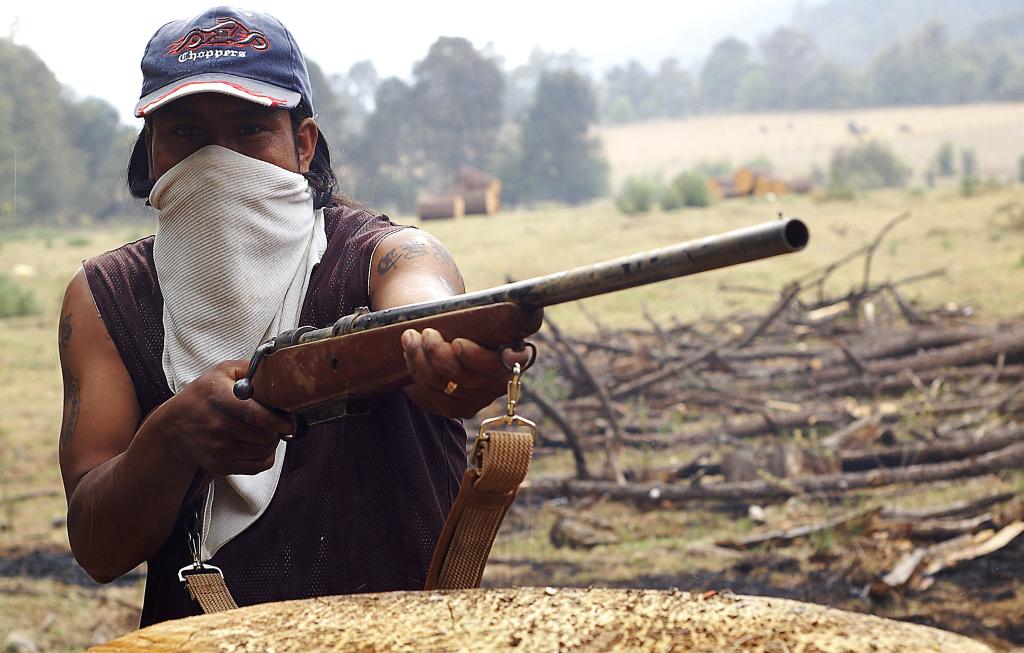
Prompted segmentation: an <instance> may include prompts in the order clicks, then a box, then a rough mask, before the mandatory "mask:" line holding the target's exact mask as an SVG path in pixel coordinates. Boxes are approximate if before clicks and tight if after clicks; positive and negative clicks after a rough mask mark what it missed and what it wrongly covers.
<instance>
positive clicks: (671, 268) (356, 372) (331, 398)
mask: <svg viewBox="0 0 1024 653" xmlns="http://www.w3.org/2000/svg"><path fill="white" fill-rule="evenodd" d="M808 239H809V233H808V230H807V226H806V225H805V224H804V223H803V222H802V221H800V220H797V219H788V220H777V221H774V222H768V223H765V224H761V225H757V226H754V227H748V228H746V229H738V230H735V231H730V232H727V233H724V234H719V235H715V236H709V237H707V238H702V239H699V240H694V241H688V242H684V243H679V244H677V245H673V246H670V247H665V248H661V249H656V250H652V251H649V252H643V253H640V254H634V255H631V256H625V257H622V258H618V259H615V260H612V261H606V262H604V263H598V264H595V265H591V266H586V267H581V268H576V269H573V270H568V271H565V272H557V273H554V274H549V275H546V276H542V277H537V278H534V279H527V280H524V281H518V282H515V283H510V284H506V285H504V286H499V287H497V288H491V289H489V290H481V291H477V292H473V293H466V294H463V295H456V296H454V297H448V298H445V299H441V300H436V301H431V302H424V303H421V304H414V305H411V306H400V307H397V308H389V309H385V310H381V311H375V312H362V313H356V314H353V315H349V316H345V317H343V318H341V319H340V320H338V321H337V322H336V323H335V324H334V325H333V326H331V327H327V328H324V329H313V328H312V327H300V328H299V329H296V330H294V331H289V332H286V333H283V334H280V335H279V336H277V337H275V338H273V339H271V340H270V341H268V342H267V343H264V344H263V345H261V346H260V348H259V349H257V350H256V353H255V354H254V355H253V359H252V362H251V363H250V365H249V372H248V374H247V375H246V378H245V379H241V380H239V381H238V382H237V383H236V384H235V395H236V396H237V397H238V398H239V399H248V398H250V397H251V398H254V399H256V400H257V401H259V402H260V403H262V404H265V405H267V406H270V407H273V408H277V409H280V410H285V411H288V412H291V413H295V414H297V415H298V416H299V418H300V423H301V422H305V423H307V424H317V423H321V422H326V421H330V420H332V419H336V418H338V417H342V416H344V415H345V414H347V413H348V414H350V413H351V411H350V410H349V409H348V408H347V401H348V400H350V399H353V398H360V397H369V396H372V395H375V394H379V393H382V392H387V391H391V390H396V389H398V388H401V387H402V386H404V385H407V384H408V383H409V381H410V379H409V376H408V374H407V372H406V366H405V358H404V356H403V353H402V344H401V335H402V333H403V332H404V331H405V330H406V329H416V330H422V329H424V328H427V327H430V328H432V329H437V330H438V331H439V332H440V333H441V335H442V336H444V338H445V339H446V340H451V339H453V338H456V337H462V338H468V339H470V340H473V341H475V342H477V343H479V344H481V345H483V346H485V347H490V348H494V349H497V348H499V347H501V346H505V345H510V344H513V343H517V342H519V341H521V340H523V339H524V338H526V337H527V336H529V335H531V334H533V333H535V332H536V331H537V330H538V329H539V328H540V325H541V322H542V315H543V311H542V310H541V309H542V308H543V307H545V306H551V305H554V304H560V303H563V302H568V301H573V300H577V299H583V298H585V297H592V296H594V295H600V294H604V293H609V292H614V291H617V290H623V289H626V288H633V287H636V286H641V285H645V284H648V283H654V282H656V281H663V280H666V279H672V278H675V277H682V276H687V275H690V274H696V273H698V272H704V271H707V270H714V269H718V268H723V267H728V266H731V265H737V264H739V263H745V262H748V261H754V260H758V259H762V258H768V257H771V256H777V255H779V254H786V253H790V252H796V251H799V250H801V249H803V248H804V247H805V246H806V244H807V241H808Z"/></svg>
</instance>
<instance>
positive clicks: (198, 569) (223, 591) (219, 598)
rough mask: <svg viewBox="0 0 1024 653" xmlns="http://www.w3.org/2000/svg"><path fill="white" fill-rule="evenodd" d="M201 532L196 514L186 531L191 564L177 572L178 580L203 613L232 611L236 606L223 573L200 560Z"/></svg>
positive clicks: (201, 547) (201, 548)
mask: <svg viewBox="0 0 1024 653" xmlns="http://www.w3.org/2000/svg"><path fill="white" fill-rule="evenodd" d="M202 532H203V530H202V527H201V526H200V524H199V519H198V513H197V514H196V517H195V518H194V519H193V520H192V522H191V524H190V525H189V527H188V529H186V534H187V537H188V548H189V552H190V553H191V554H192V564H190V565H186V566H185V567H182V568H181V569H179V570H178V580H180V581H181V582H182V583H184V585H185V589H187V590H188V594H189V596H191V597H192V600H193V601H195V602H196V603H198V604H199V607H201V608H202V609H203V613H205V614H209V613H210V612H224V611H225V610H233V609H235V608H237V607H238V604H237V603H235V599H234V598H233V597H232V596H231V592H230V591H229V590H228V586H227V585H226V584H225V583H224V573H223V572H222V571H221V570H220V568H219V567H214V566H213V565H210V564H206V563H205V562H202V560H201V558H200V552H201V551H202V550H203V546H202V544H203V540H202Z"/></svg>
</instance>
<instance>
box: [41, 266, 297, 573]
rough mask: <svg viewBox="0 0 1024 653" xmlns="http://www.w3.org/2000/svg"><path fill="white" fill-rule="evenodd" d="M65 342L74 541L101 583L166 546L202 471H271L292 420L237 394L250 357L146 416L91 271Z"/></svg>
mask: <svg viewBox="0 0 1024 653" xmlns="http://www.w3.org/2000/svg"><path fill="white" fill-rule="evenodd" d="M58 343H59V347H60V359H61V369H62V371H63V375H64V419H63V425H62V427H61V434H60V465H61V474H62V476H63V479H64V488H65V492H66V494H67V498H68V538H69V540H70V542H71V548H72V551H73V552H74V554H75V557H76V558H77V559H78V561H79V563H80V564H81V565H82V567H83V568H84V569H85V570H86V571H87V572H88V573H89V575H90V576H92V577H93V578H94V579H96V580H98V581H100V582H109V581H111V580H113V579H115V578H117V577H118V576H120V575H121V574H124V573H126V572H128V571H130V570H131V569H133V568H134V567H135V566H137V565H138V564H140V563H141V562H143V561H145V560H146V559H148V558H149V557H151V556H152V555H153V554H155V553H156V551H157V550H158V549H159V548H160V546H162V545H163V543H164V542H165V541H166V540H167V537H168V536H169V535H170V533H171V531H172V530H173V528H174V523H175V521H176V519H177V516H178V512H179V509H180V507H181V503H182V500H183V499H184V496H185V493H186V492H187V490H188V487H189V484H190V482H191V481H192V479H193V478H194V477H195V475H196V472H197V469H199V468H200V467H201V468H203V469H204V470H207V471H209V472H214V473H255V472H258V471H262V470H263V469H266V468H268V467H269V466H270V465H272V464H273V449H274V447H276V444H277V441H278V439H277V436H276V432H278V431H285V430H288V429H289V428H290V426H291V425H290V422H289V420H287V419H286V418H283V417H281V416H278V415H276V414H274V413H271V412H270V411H268V410H267V409H265V408H263V407H262V406H259V405H258V404H256V403H255V402H251V401H250V402H240V401H238V400H236V399H234V397H233V395H231V385H232V384H233V383H234V380H235V379H236V378H238V377H239V376H240V375H243V374H244V369H245V363H244V361H237V362H229V363H225V364H223V365H220V366H218V367H217V368H215V369H214V370H211V371H209V372H208V373H206V374H204V375H203V376H201V377H199V379H196V381H194V382H193V383H191V384H189V385H188V386H186V388H185V389H183V390H182V392H181V393H179V394H178V395H176V396H175V397H174V398H172V399H170V400H168V401H167V402H165V403H164V404H162V405H161V406H159V407H157V408H156V409H154V410H153V412H152V413H150V415H148V416H147V417H146V419H145V420H144V421H142V416H141V412H140V409H139V404H138V399H137V397H136V395H135V389H134V386H133V385H132V381H131V377H130V376H129V374H128V370H127V369H126V368H125V366H124V363H123V362H122V360H121V357H120V354H119V353H118V351H117V348H116V347H115V346H114V343H113V342H112V341H111V340H110V338H109V335H108V333H107V330H106V327H105V326H104V324H103V321H102V319H101V318H100V317H99V314H98V312H97V310H96V305H95V303H94V302H93V299H92V293H91V292H90V290H89V286H88V282H87V281H86V278H85V274H84V272H82V271H79V273H78V274H77V275H76V276H75V278H74V279H72V281H71V283H70V284H69V285H68V289H67V292H66V293H65V297H64V305H63V307H62V309H61V319H60V325H59V328H58ZM140 421H141V422H142V423H141V424H140ZM183 546H184V543H183Z"/></svg>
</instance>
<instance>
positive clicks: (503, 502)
mask: <svg viewBox="0 0 1024 653" xmlns="http://www.w3.org/2000/svg"><path fill="white" fill-rule="evenodd" d="M521 374H522V371H521V369H520V366H519V364H516V366H515V368H514V369H513V373H512V379H511V380H510V381H509V384H508V385H509V393H508V412H507V414H505V415H502V416H501V417H495V418H492V419H488V420H484V422H483V423H482V424H481V425H480V433H479V434H478V435H477V438H476V442H475V444H474V445H473V452H472V454H471V455H470V459H471V461H472V462H473V463H474V466H473V467H471V468H469V469H467V470H466V473H465V474H464V475H463V477H462V484H461V485H460V486H459V494H458V496H456V497H455V503H454V505H452V509H451V511H449V513H448V518H447V519H446V520H445V523H444V527H443V528H442V529H441V536H440V538H438V541H437V546H436V547H435V548H434V557H433V560H431V562H430V571H429V572H428V573H427V582H426V584H425V586H424V588H423V589H425V590H434V589H446V590H447V589H470V588H474V587H479V586H480V579H481V578H482V577H483V574H484V567H485V566H486V565H487V558H488V556H489V555H490V553H491V545H492V544H494V538H495V536H497V534H498V529H499V528H500V527H501V522H502V520H503V519H504V518H505V513H506V512H508V508H509V506H511V505H512V502H513V501H515V498H516V494H517V493H518V492H519V486H520V484H522V482H523V479H525V478H526V473H527V472H528V471H529V470H530V459H531V457H532V456H533V442H534V439H535V437H536V433H537V429H536V426H535V425H534V423H533V422H531V421H530V420H528V419H525V418H523V417H520V416H519V415H517V414H516V412H515V410H516V404H517V403H518V401H519V389H520V376H521ZM194 532H196V531H192V530H190V535H189V547H190V548H191V550H192V556H193V560H194V562H193V564H192V565H189V566H187V567H184V568H182V569H181V571H179V572H178V578H179V579H180V580H181V581H182V582H183V583H184V584H185V587H186V588H187V589H188V593H189V595H190V596H191V597H192V599H193V600H195V601H196V602H198V603H199V605H200V607H202V609H203V612H204V613H210V612H223V611H224V610H231V609H233V608H237V607H238V605H237V604H236V603H235V600H234V599H233V598H232V596H231V592H230V591H229V590H228V587H227V585H226V584H225V583H224V574H223V573H221V570H220V569H218V568H217V567H214V566H213V565H208V564H204V563H202V562H200V561H199V551H200V550H201V546H200V544H201V542H200V540H199V539H198V537H196V536H195V535H193V534H192V533H194Z"/></svg>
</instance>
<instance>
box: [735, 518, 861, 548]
mask: <svg viewBox="0 0 1024 653" xmlns="http://www.w3.org/2000/svg"><path fill="white" fill-rule="evenodd" d="M879 512H881V508H872V509H862V510H854V511H853V512H848V513H845V514H842V515H839V516H838V517H833V518H832V519H828V520H825V521H823V522H820V523H817V524H807V525H804V526H796V527H794V528H789V529H786V530H781V531H770V532H768V533H762V534H760V535H753V536H751V537H745V538H743V539H742V540H718V541H717V542H715V544H716V545H717V546H724V547H729V548H732V549H752V548H754V547H757V546H764V545H774V544H788V543H790V542H792V541H794V540H799V539H802V538H805V537H808V536H809V535H814V534H815V533H820V532H822V531H827V530H832V529H836V528H839V527H840V526H843V527H847V526H848V527H850V528H851V529H856V528H857V527H858V526H857V524H860V525H861V526H863V524H864V523H866V522H867V521H868V520H870V519H871V518H872V517H873V516H874V515H877V514H878V513H879Z"/></svg>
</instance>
